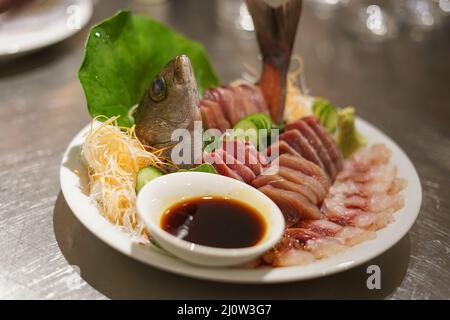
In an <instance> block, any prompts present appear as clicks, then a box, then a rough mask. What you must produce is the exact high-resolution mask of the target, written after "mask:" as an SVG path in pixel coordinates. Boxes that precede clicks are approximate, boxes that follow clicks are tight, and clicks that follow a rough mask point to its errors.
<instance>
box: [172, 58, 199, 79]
mask: <svg viewBox="0 0 450 320" xmlns="http://www.w3.org/2000/svg"><path fill="white" fill-rule="evenodd" d="M173 78H174V80H175V83H176V84H186V83H189V82H190V81H191V80H192V79H193V78H194V71H193V70H192V65H191V61H190V60H189V58H188V56H186V55H184V54H183V55H180V56H177V57H175V61H174V71H173Z"/></svg>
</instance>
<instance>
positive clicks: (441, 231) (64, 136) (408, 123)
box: [0, 0, 450, 299]
mask: <svg viewBox="0 0 450 320" xmlns="http://www.w3.org/2000/svg"><path fill="white" fill-rule="evenodd" d="M220 2H223V1H202V0H197V1H180V0H179V1H175V0H173V1H170V0H169V1H167V2H165V4H162V5H154V6H150V7H142V6H139V5H136V4H134V3H129V2H126V1H100V2H97V4H96V8H95V14H94V17H93V18H92V20H91V23H94V22H97V21H100V20H101V19H103V18H106V17H108V16H110V15H111V14H113V13H114V12H115V11H116V10H117V9H119V8H121V7H127V6H128V7H129V6H131V7H132V8H133V10H135V11H138V12H141V13H145V14H148V15H150V16H153V17H156V18H157V19H159V20H161V21H164V22H166V23H168V24H169V25H171V26H173V27H174V28H175V29H176V30H178V31H180V32H182V33H184V34H185V35H187V36H190V37H192V38H194V39H197V40H199V41H201V42H202V43H203V44H204V45H205V47H206V48H207V50H208V52H209V54H210V56H211V59H212V61H213V64H214V66H215V68H216V70H217V71H218V73H219V74H220V76H221V79H222V81H223V82H227V81H230V80H232V79H234V78H237V77H239V76H240V75H241V73H242V71H243V63H244V62H248V63H251V64H253V65H255V66H258V63H259V62H258V59H257V57H258V49H257V44H256V41H255V39H254V36H253V34H251V33H247V32H244V31H239V30H236V29H234V28H231V27H230V26H227V25H226V23H225V24H224V23H223V22H222V21H221V19H218V18H217V14H216V13H217V12H220V11H221V10H222V9H221V7H220V6H219V5H220ZM222 4H223V3H222ZM449 34H450V23H449V19H447V20H445V21H444V25H443V26H441V27H440V28H439V29H436V30H433V31H430V32H429V33H427V34H426V35H425V37H424V38H423V39H422V41H417V40H412V38H411V37H410V35H409V33H408V32H407V31H406V30H402V32H401V34H400V36H399V38H398V39H396V40H395V41H390V42H387V43H384V44H380V45H363V44H361V43H358V42H356V41H354V40H353V39H352V38H351V37H349V36H348V35H347V34H346V33H345V32H343V31H342V29H341V28H340V27H339V24H337V21H336V18H331V19H329V20H321V19H319V18H317V17H316V16H315V15H314V14H313V12H312V10H311V8H310V7H305V9H304V13H303V16H302V21H301V26H300V32H299V34H298V41H297V45H296V49H295V52H296V53H299V54H301V55H302V56H303V57H304V60H305V64H306V71H305V72H306V80H307V84H308V87H309V89H310V90H311V92H312V93H313V94H317V95H322V96H325V97H328V98H329V99H331V100H332V101H334V102H335V103H336V104H338V105H347V104H353V105H355V106H356V107H357V110H358V113H359V115H360V116H361V117H363V118H365V119H368V120H369V121H370V122H371V123H373V124H374V125H376V126H378V127H379V128H381V129H382V130H383V131H384V132H386V133H387V134H388V135H390V136H391V137H392V138H393V139H394V140H396V142H397V143H398V144H399V145H400V146H401V147H402V148H403V149H404V150H405V151H406V153H407V154H408V155H409V156H410V158H411V159H412V161H413V163H414V164H415V166H416V168H417V170H418V172H419V175H420V177H421V181H422V186H423V204H422V209H421V212H420V215H419V218H418V220H417V222H416V223H415V225H414V226H413V228H412V229H411V231H410V232H409V233H408V235H407V236H405V237H404V238H403V239H402V240H401V241H400V242H399V243H398V244H397V245H395V246H394V247H393V248H391V249H390V250H389V251H387V252H386V253H384V254H383V255H381V256H379V257H378V258H376V259H374V260H373V261H371V262H369V263H367V264H364V265H363V266H360V267H358V268H355V269H352V270H350V271H347V272H344V273H340V274H337V275H334V276H328V277H324V278H321V279H316V280H310V281H305V282H295V283H287V284H281V285H264V286H261V285H245V286H244V285H233V284H223V283H215V282H208V281H199V280H193V279H189V278H184V277H180V276H177V275H172V274H169V273H165V272H163V271H159V270H156V269H154V268H152V267H149V266H146V265H144V264H141V263H139V262H136V261H134V260H132V259H130V258H128V257H126V256H123V255H122V254H120V253H118V252H116V251H114V250H113V249H111V248H110V247H108V246H107V245H106V244H104V243H102V242H101V241H100V240H98V239H97V238H96V237H95V236H94V235H93V234H91V233H90V232H89V231H87V230H86V228H84V227H83V226H82V225H81V224H80V222H79V221H78V220H77V219H76V218H75V216H74V215H73V213H72V212H71V211H70V209H69V208H68V206H67V204H66V201H65V200H64V197H63V196H62V194H61V191H60V186H59V177H58V173H59V163H60V160H61V156H62V152H63V151H64V150H65V148H66V146H67V144H68V143H69V141H70V140H71V138H72V137H73V136H74V135H75V134H76V133H77V132H78V131H79V130H80V129H81V128H82V127H83V126H84V125H85V124H86V123H87V122H88V121H89V119H90V118H89V116H88V114H87V111H86V106H85V100H84V95H83V92H82V90H81V87H80V84H79V82H78V80H77V75H76V73H77V69H78V67H79V65H80V62H81V59H82V55H83V45H84V41H85V38H86V35H87V30H86V29H84V30H82V31H81V32H80V33H78V34H77V35H76V36H74V37H72V38H70V39H68V40H66V41H64V42H62V43H60V44H58V45H55V46H53V47H50V48H48V49H45V50H43V51H40V52H37V53H34V54H32V55H30V56H27V57H23V58H19V59H17V60H11V61H7V62H1V64H0V119H1V123H2V124H1V126H0V137H1V140H0V298H3V299H12V298H31V299H35V298H36V299H46V298H53V299H59V298H63V299H105V298H120V299H122V298H158V299H175V298H176V299H188V298H189V299H195V298H208V299H214V298H237V299H239V298H254V299H260V298H265V299H277V298H288V299H307V298H368V299H379V298H387V299H423V298H440V299H449V298H450V263H449V255H450V236H449V227H450V197H449V191H450V128H449V127H450V85H449V83H450V59H449V56H450V41H449V40H450V38H449ZM370 264H377V265H379V266H380V268H381V290H368V289H367V287H366V279H367V277H368V275H367V273H366V268H367V266H368V265H370ZM78 271H79V272H80V273H81V275H79V274H78Z"/></svg>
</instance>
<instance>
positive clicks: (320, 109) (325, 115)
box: [312, 98, 338, 133]
mask: <svg viewBox="0 0 450 320" xmlns="http://www.w3.org/2000/svg"><path fill="white" fill-rule="evenodd" d="M312 110H313V114H314V115H315V116H316V117H317V119H319V122H320V123H321V124H322V125H323V126H324V127H325V128H326V129H327V130H328V131H329V132H331V133H333V132H334V131H336V126H337V119H338V115H337V108H336V107H335V106H333V105H332V104H331V103H330V102H329V101H327V100H325V99H321V98H319V99H317V100H316V101H314V104H313V107H312Z"/></svg>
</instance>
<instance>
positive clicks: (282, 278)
mask: <svg viewBox="0 0 450 320" xmlns="http://www.w3.org/2000/svg"><path fill="white" fill-rule="evenodd" d="M356 124H357V126H358V129H359V130H360V131H361V133H362V134H364V135H365V136H366V137H367V138H368V140H369V144H372V143H377V142H381V143H384V144H385V145H386V146H387V147H388V148H389V149H390V150H391V151H392V159H391V160H392V161H393V162H394V163H395V164H396V165H397V166H398V176H399V177H402V178H406V179H407V180H408V186H407V188H406V189H405V190H404V191H403V194H404V195H405V207H404V208H402V209H401V210H399V211H397V212H396V213H395V214H394V218H395V222H393V223H392V224H390V225H388V226H387V227H386V228H384V229H382V230H379V231H378V232H377V237H376V238H375V239H374V240H370V241H366V242H363V243H360V244H358V245H356V246H354V247H351V248H349V249H348V250H346V251H344V252H342V253H339V254H336V255H334V256H332V257H330V258H326V259H323V260H319V261H317V262H313V263H311V264H308V265H305V266H292V267H283V268H271V267H263V268H255V269H250V268H208V267H200V266H195V265H192V264H190V263H187V262H184V261H182V260H180V259H178V258H176V257H173V256H170V255H168V254H166V253H165V252H164V251H162V250H159V249H158V248H156V247H154V246H152V245H142V244H139V243H138V242H137V241H136V240H134V239H132V237H131V236H130V235H128V234H126V233H125V232H123V231H121V230H119V229H118V228H117V227H115V226H114V225H112V224H110V223H109V222H108V221H107V220H106V219H105V218H103V216H102V215H101V214H100V212H99V211H98V209H97V207H96V206H95V205H94V204H93V203H91V202H90V200H89V196H88V194H87V190H88V182H89V179H88V176H87V170H86V168H85V166H84V165H83V162H82V158H81V155H80V150H81V145H82V144H83V137H84V135H85V134H86V133H87V131H88V130H89V128H90V125H88V126H86V127H85V128H84V129H82V130H81V131H80V132H79V133H78V134H77V135H76V136H75V137H74V139H73V140H72V142H71V143H70V144H69V146H68V147H67V150H66V152H65V154H64V156H63V160H62V165H61V169H60V181H61V188H62V192H63V194H64V197H65V199H66V201H67V203H68V205H69V207H70V208H71V209H72V211H73V213H74V214H75V216H76V217H77V218H78V219H79V220H80V221H81V223H82V224H83V225H84V226H85V227H86V228H87V229H89V230H90V231H91V232H92V233H93V234H95V235H96V236H97V237H98V238H99V239H101V240H102V241H104V242H105V243H107V244H108V245H109V246H111V247H112V248H114V249H116V250H118V251H120V252H122V253H123V254H125V255H127V256H129V257H132V258H134V259H136V260H139V261H141V262H143V263H146V264H148V265H151V266H154V267H157V268H160V269H162V270H166V271H169V272H173V273H177V274H181V275H185V276H189V277H193V278H201V279H209V280H216V281H224V282H237V283H276V282H289V281H298V280H305V279H311V278H318V277H323V276H326V275H330V274H334V273H337V272H341V271H345V270H348V269H350V268H353V267H355V266H358V265H360V264H362V263H365V262H367V261H369V260H371V259H373V258H375V257H376V256H378V255H380V254H382V253H383V252H385V251H386V250H388V249H389V248H391V247H392V246H393V245H394V244H395V243H397V242H398V241H399V240H400V239H401V238H402V237H403V236H405V234H406V233H407V232H408V230H409V229H410V228H411V226H412V225H413V223H414V221H415V220H416V218H417V215H418V213H419V210H420V205H421V202H422V189H421V185H420V180H419V177H418V175H417V172H416V170H415V168H414V166H413V164H412V163H411V161H410V160H409V159H408V157H407V156H406V154H405V153H404V152H403V151H402V150H401V149H400V148H399V147H398V146H397V144H395V143H394V142H393V141H392V140H391V139H390V138H389V137H387V136H386V135H385V134H384V133H382V132H381V131H380V130H378V129H377V128H375V127H374V126H372V125H371V124H369V123H368V122H366V121H364V120H361V119H358V120H357V123H356Z"/></svg>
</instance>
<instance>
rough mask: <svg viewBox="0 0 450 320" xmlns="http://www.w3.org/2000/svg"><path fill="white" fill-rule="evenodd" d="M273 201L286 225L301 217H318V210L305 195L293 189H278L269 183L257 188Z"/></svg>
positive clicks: (295, 221)
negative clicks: (281, 213) (282, 215)
mask: <svg viewBox="0 0 450 320" xmlns="http://www.w3.org/2000/svg"><path fill="white" fill-rule="evenodd" d="M258 190H259V191H261V192H263V193H264V194H265V195H267V196H268V197H269V198H270V199H272V201H273V202H275V203H276V204H277V205H278V206H279V207H280V209H281V211H282V212H283V214H284V216H285V220H286V225H287V226H293V225H296V224H297V223H298V222H299V221H300V220H301V219H302V218H303V219H319V218H320V211H319V209H318V208H317V206H316V205H314V204H313V203H311V202H310V201H309V200H308V199H307V198H306V197H304V196H302V195H301V194H299V193H297V192H293V191H287V190H280V189H278V188H275V187H274V186H271V185H265V186H263V187H261V188H259V189H258Z"/></svg>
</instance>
